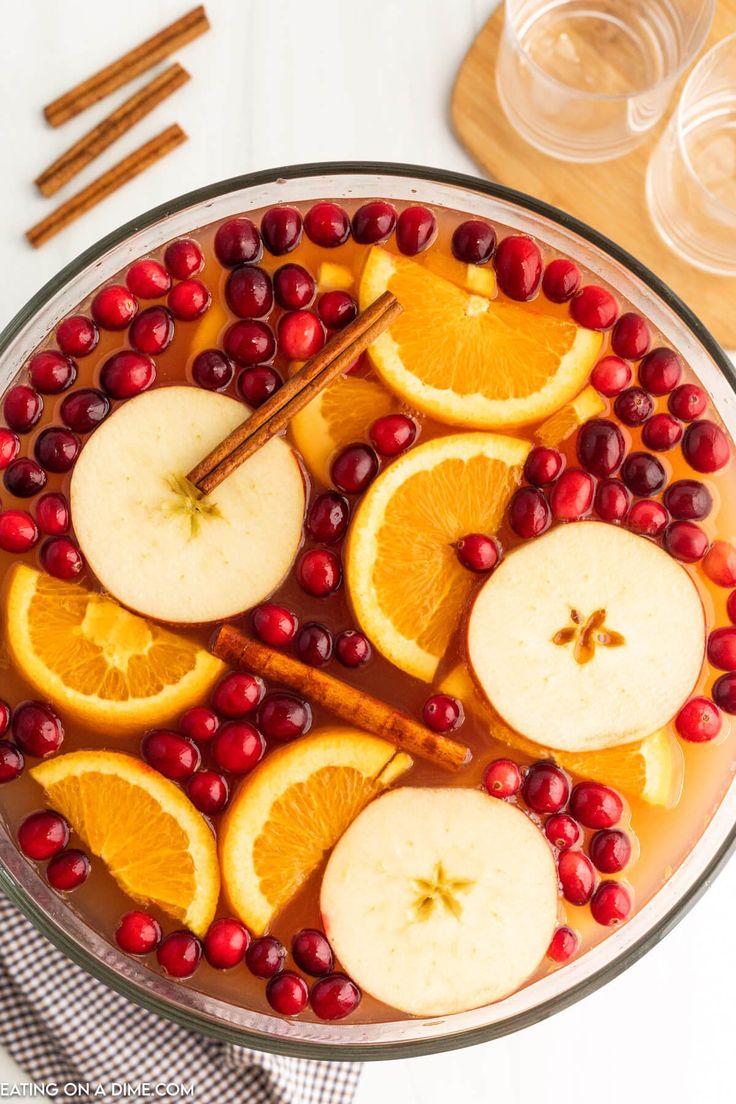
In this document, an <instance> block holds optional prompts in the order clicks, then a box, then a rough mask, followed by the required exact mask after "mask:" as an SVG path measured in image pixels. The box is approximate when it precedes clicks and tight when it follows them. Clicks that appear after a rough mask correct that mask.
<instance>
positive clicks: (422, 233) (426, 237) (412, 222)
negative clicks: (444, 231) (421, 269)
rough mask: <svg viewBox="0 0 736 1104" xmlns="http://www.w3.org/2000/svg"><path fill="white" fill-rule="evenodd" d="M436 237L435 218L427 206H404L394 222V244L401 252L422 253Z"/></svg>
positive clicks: (409, 254) (412, 254)
mask: <svg viewBox="0 0 736 1104" xmlns="http://www.w3.org/2000/svg"><path fill="white" fill-rule="evenodd" d="M436 237H437V219H436V218H435V217H434V215H433V214H432V212H431V211H430V210H429V208H428V207H405V208H404V210H403V211H402V212H401V214H400V215H399V219H398V222H397V223H396V244H397V245H398V247H399V250H400V252H401V253H405V254H406V256H408V257H414V256H416V254H417V253H423V252H424V250H425V249H429V247H430V245H431V244H432V242H433V241H434V239H435V238H436Z"/></svg>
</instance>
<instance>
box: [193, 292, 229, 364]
mask: <svg viewBox="0 0 736 1104" xmlns="http://www.w3.org/2000/svg"><path fill="white" fill-rule="evenodd" d="M228 322H232V315H230V314H228V312H227V310H226V309H225V307H224V306H223V304H222V303H221V302H220V301H219V300H218V299H216V298H215V299H213V301H212V303H211V304H210V307H209V309H208V310H206V311H205V312H204V314H203V315H202V318H201V319H200V321H199V322H197V324H196V325H195V326H194V327H193V328H192V331H191V345H190V347H189V355H190V357H191V358H194V357H195V356H196V355H197V353H201V352H202V350H203V349H220V348H222V342H221V340H220V339H221V337H222V333H223V330H224V329H225V327H226V326H227V324H228ZM187 333H189V330H187Z"/></svg>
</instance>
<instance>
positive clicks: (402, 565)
mask: <svg viewBox="0 0 736 1104" xmlns="http://www.w3.org/2000/svg"><path fill="white" fill-rule="evenodd" d="M529 449H530V445H529V443H528V442H527V441H522V440H520V439H519V438H516V437H502V436H499V435H497V434H493V433H460V434H454V435H452V436H448V437H437V438H435V439H434V440H431V441H427V442H426V444H424V445H420V446H419V447H418V448H415V449H412V451H411V452H407V453H405V454H404V455H403V456H402V457H400V458H399V459H398V460H396V461H394V463H393V464H391V465H390V466H389V467H388V468H386V469H385V471H384V472H383V473H382V474H381V475H380V476H379V477H378V479H376V481H375V482H374V483H373V484H372V486H371V487H370V488H369V490H368V492H367V494H366V495H365V497H364V498H363V500H362V502H361V503H360V506H359V507H358V509H357V511H356V514H355V517H354V519H353V523H352V525H351V527H350V536H349V538H348V546H347V551H346V557H345V563H346V578H347V583H348V589H349V594H350V600H351V602H352V605H353V609H354V611H355V615H356V617H357V619H358V621H359V622H360V624H361V626H362V628H363V629H364V631H365V632H366V633H367V634H368V636H369V637H370V639H371V640H372V641H373V643H374V644H375V645H376V647H377V648H378V649H379V650H380V651H381V652H383V654H384V655H385V656H386V657H387V658H388V659H390V660H391V662H392V663H395V664H396V666H397V667H400V668H401V669H402V670H403V671H407V672H408V673H409V674H410V675H415V676H416V677H417V678H420V679H425V680H426V681H428V682H429V681H431V679H432V678H433V676H434V673H435V671H436V669H437V664H438V663H439V661H440V659H441V658H442V656H443V655H444V653H445V650H446V648H447V645H448V643H449V641H450V638H451V636H452V634H453V633H454V632H455V630H456V629H457V626H458V624H459V621H460V618H461V616H462V613H463V610H464V608H465V606H466V604H467V602H468V599H469V598H470V595H471V593H472V591H473V589H474V587H475V585H476V583H477V581H478V580H477V576H474V575H473V574H472V572H470V571H468V570H467V569H466V568H464V567H463V566H462V565H461V564H460V562H459V560H458V558H457V555H456V552H455V544H456V542H457V541H458V540H459V539H460V538H461V537H464V536H467V534H469V533H488V534H493V533H495V532H496V530H497V529H498V527H499V525H500V523H501V519H502V517H503V511H504V508H505V506H506V503H507V501H508V499H509V496H510V495H511V493H512V491H513V490H514V488H515V487H516V486H517V484H518V483H519V479H520V475H521V469H522V467H523V464H524V460H525V459H526V456H527V454H528V452H529Z"/></svg>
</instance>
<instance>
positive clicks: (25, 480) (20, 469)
mask: <svg viewBox="0 0 736 1104" xmlns="http://www.w3.org/2000/svg"><path fill="white" fill-rule="evenodd" d="M3 482H4V483H5V486H6V488H7V490H9V491H10V493H11V494H12V495H14V496H15V497H16V498H32V497H33V495H35V494H38V492H39V491H42V490H43V489H44V487H45V486H46V472H45V471H44V470H43V468H42V467H41V466H40V464H37V463H36V461H35V460H31V459H29V457H27V456H19V457H18V459H17V460H13V462H12V464H8V466H7V468H6V469H5V474H4V476H3Z"/></svg>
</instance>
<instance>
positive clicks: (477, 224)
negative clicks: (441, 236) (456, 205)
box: [451, 219, 496, 265]
mask: <svg viewBox="0 0 736 1104" xmlns="http://www.w3.org/2000/svg"><path fill="white" fill-rule="evenodd" d="M451 248H452V253H453V256H455V257H457V259H458V261H463V262H464V263H465V264H474V265H483V264H488V262H489V261H490V259H491V257H492V256H493V254H494V251H495V249H496V231H495V229H494V228H493V227H492V226H491V224H490V223H488V222H483V221H482V220H481V219H467V220H466V221H465V222H461V223H460V225H459V226H456V227H455V230H454V231H453V234H452V246H451Z"/></svg>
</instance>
